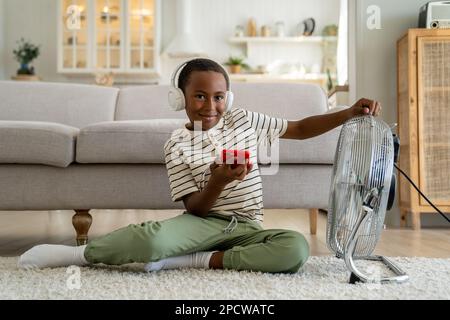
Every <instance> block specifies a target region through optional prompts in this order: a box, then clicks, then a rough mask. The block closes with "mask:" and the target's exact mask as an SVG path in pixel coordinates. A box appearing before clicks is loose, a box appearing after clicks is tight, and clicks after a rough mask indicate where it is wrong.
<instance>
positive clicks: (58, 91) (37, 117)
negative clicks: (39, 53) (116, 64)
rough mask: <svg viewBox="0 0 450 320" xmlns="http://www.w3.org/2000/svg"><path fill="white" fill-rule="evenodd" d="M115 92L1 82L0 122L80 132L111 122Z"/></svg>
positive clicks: (88, 87)
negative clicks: (47, 124) (50, 125)
mask: <svg viewBox="0 0 450 320" xmlns="http://www.w3.org/2000/svg"><path fill="white" fill-rule="evenodd" d="M118 92H119V89H118V88H108V87H102V86H94V85H86V84H73V83H51V82H38V81H31V82H30V81H0V97H1V99H0V120H14V121H43V122H55V123H62V124H66V125H68V126H72V127H76V128H82V127H84V126H87V125H88V124H91V123H96V122H100V121H113V120H114V113H115V110H116V100H117V95H118Z"/></svg>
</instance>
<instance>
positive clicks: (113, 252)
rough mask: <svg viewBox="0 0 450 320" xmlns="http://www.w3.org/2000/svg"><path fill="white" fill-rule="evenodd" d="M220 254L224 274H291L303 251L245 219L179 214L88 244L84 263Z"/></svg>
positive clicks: (300, 243) (302, 243) (290, 237)
mask: <svg viewBox="0 0 450 320" xmlns="http://www.w3.org/2000/svg"><path fill="white" fill-rule="evenodd" d="M212 250H219V251H224V257H223V266H224V268H225V269H234V270H253V271H262V272H290V273H293V272H297V271H298V270H299V269H300V267H301V266H302V265H303V264H304V263H305V262H306V260H307V259H308V256H309V246H308V243H307V241H306V240H305V238H304V237H303V235H302V234H300V233H298V232H296V231H290V230H282V229H272V230H264V229H263V228H262V227H261V226H260V225H259V224H258V223H257V222H253V221H250V220H248V219H245V218H240V217H238V218H237V219H236V218H234V219H233V218H232V217H228V216H222V215H208V216H207V217H206V218H200V217H198V216H195V215H192V214H189V213H184V214H182V215H179V216H176V217H174V218H171V219H167V220H164V221H149V222H144V223H141V224H132V225H129V226H127V227H124V228H122V229H119V230H116V231H114V232H111V233H109V234H107V235H105V236H103V237H101V238H98V239H94V240H92V241H91V242H90V243H89V244H88V245H87V247H86V251H85V257H86V259H87V260H88V261H89V262H90V263H104V264H110V265H121V264H125V263H133V262H140V263H147V262H152V261H158V260H161V259H164V258H168V257H172V256H180V255H186V254H190V253H193V252H198V251H212Z"/></svg>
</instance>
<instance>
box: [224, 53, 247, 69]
mask: <svg viewBox="0 0 450 320" xmlns="http://www.w3.org/2000/svg"><path fill="white" fill-rule="evenodd" d="M225 65H227V66H229V67H230V70H231V73H240V72H241V69H242V68H244V69H249V66H248V64H246V63H245V62H244V58H241V57H233V56H230V57H229V58H228V60H227V61H226V62H225Z"/></svg>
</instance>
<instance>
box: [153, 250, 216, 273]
mask: <svg viewBox="0 0 450 320" xmlns="http://www.w3.org/2000/svg"><path fill="white" fill-rule="evenodd" d="M214 252H217V251H209V252H194V253H191V254H188V255H186V256H178V257H170V258H166V259H162V260H159V261H155V262H149V263H147V264H146V265H145V266H144V269H145V271H158V270H162V269H179V268H203V269H208V268H209V260H211V256H212V255H213V253H214Z"/></svg>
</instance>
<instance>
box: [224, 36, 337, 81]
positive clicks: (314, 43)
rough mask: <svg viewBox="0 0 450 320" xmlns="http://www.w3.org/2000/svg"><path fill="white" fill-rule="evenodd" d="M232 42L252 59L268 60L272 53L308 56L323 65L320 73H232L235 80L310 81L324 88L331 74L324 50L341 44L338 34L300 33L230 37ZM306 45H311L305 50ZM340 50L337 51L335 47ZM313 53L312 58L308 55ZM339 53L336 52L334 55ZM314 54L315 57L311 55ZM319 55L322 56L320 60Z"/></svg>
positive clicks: (318, 64) (333, 72) (333, 73)
mask: <svg viewBox="0 0 450 320" xmlns="http://www.w3.org/2000/svg"><path fill="white" fill-rule="evenodd" d="M228 42H229V43H231V44H234V45H237V46H244V52H245V55H246V57H247V59H248V60H251V59H253V60H258V61H262V60H267V59H268V56H270V54H271V53H272V56H283V55H288V53H290V54H291V56H296V58H299V59H300V57H301V56H302V55H303V58H304V59H306V58H308V59H309V61H311V60H314V59H316V61H315V62H314V64H316V65H317V66H322V68H321V69H320V71H319V72H315V73H308V72H306V73H303V72H291V73H287V74H284V73H283V74H272V73H271V74H245V73H244V74H232V75H231V76H230V78H231V80H233V81H244V82H266V81H270V82H302V83H303V82H308V83H316V84H319V85H321V86H322V87H323V88H324V89H325V88H326V84H327V81H328V76H327V74H326V72H324V70H322V69H323V66H324V65H325V64H326V63H329V62H327V61H325V59H323V57H324V55H325V54H324V52H325V51H326V50H327V48H329V47H330V46H331V48H332V50H334V48H336V46H337V37H335V36H329V37H322V36H300V37H289V36H285V37H230V38H229V39H228ZM305 48H308V49H307V50H305ZM334 51H336V50H334ZM308 54H309V57H306V56H307V55H308ZM335 56H336V52H335V53H334V58H335ZM311 57H312V58H311ZM317 57H319V58H320V59H319V60H317ZM331 77H332V79H333V80H335V79H336V74H335V70H332V71H331Z"/></svg>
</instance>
